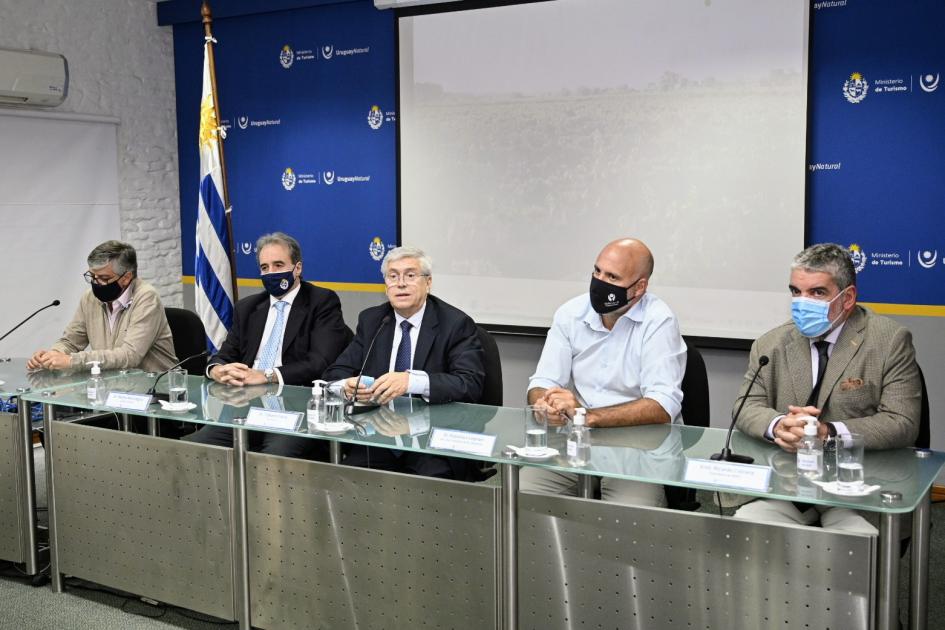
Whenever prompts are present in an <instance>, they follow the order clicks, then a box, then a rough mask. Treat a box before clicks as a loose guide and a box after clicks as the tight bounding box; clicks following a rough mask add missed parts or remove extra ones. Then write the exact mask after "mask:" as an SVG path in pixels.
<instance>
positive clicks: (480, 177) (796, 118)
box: [399, 0, 808, 339]
mask: <svg viewBox="0 0 945 630" xmlns="http://www.w3.org/2000/svg"><path fill="white" fill-rule="evenodd" d="M807 12H808V8H807V2H805V1H804V0H785V1H783V2H757V1H754V0H674V1H673V2H661V1H658V0H554V1H552V2H539V3H531V4H517V5H509V6H501V7H494V8H484V9H474V10H465V11H453V12H444V13H430V14H419V15H409V16H401V17H400V19H399V36H400V50H399V52H400V132H401V137H400V143H401V146H400V158H401V180H400V182H401V216H400V219H401V242H402V243H404V244H409V245H415V246H419V247H421V248H423V249H425V250H426V251H427V252H429V253H430V254H431V256H432V257H433V259H434V284H433V291H434V293H436V294H437V295H439V296H441V297H442V298H444V299H445V300H447V301H449V302H451V303H453V304H455V305H456V306H458V307H460V308H462V309H464V310H465V311H466V312H468V313H469V314H470V315H472V316H473V318H474V319H476V321H478V322H480V323H487V324H502V325H510V326H526V327H547V326H548V325H549V324H550V322H551V317H552V315H553V313H554V311H555V309H556V308H557V307H558V306H559V305H560V304H562V303H563V302H564V301H566V300H567V299H568V298H570V297H572V296H574V295H577V294H579V293H581V292H584V291H586V290H587V285H588V282H589V280H590V273H591V270H592V267H593V264H594V259H595V258H596V256H597V253H598V252H599V251H600V249H601V247H602V246H603V245H604V244H605V243H607V242H608V241H610V240H612V239H614V238H618V237H621V236H633V237H637V238H640V239H642V240H643V241H645V242H646V243H647V244H648V245H649V246H650V247H651V249H652V250H653V252H654V255H655V259H656V265H655V271H654V275H653V278H652V280H651V284H650V291H651V292H653V293H655V294H657V295H659V296H660V297H662V298H663V299H664V300H666V301H667V302H668V303H669V304H670V306H671V307H672V308H673V309H674V310H675V312H676V313H677V315H678V316H679V319H680V322H681V325H682V327H683V332H684V333H685V334H690V335H699V336H707V337H720V338H735V339H739V338H742V339H750V338H754V337H756V336H757V335H758V334H759V333H761V332H762V331H764V330H766V329H768V328H770V327H772V326H775V325H777V324H778V323H781V322H783V321H785V320H786V319H787V318H788V315H789V296H788V292H787V288H786V287H787V281H788V266H789V263H790V260H791V257H792V256H793V255H794V254H795V253H797V252H798V251H800V249H801V248H802V247H803V240H804V199H805V190H804V185H805V176H804V164H805V151H806V135H807V131H806V128H807V120H806V116H807V33H808V13H807Z"/></svg>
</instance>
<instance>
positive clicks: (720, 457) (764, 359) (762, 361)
mask: <svg viewBox="0 0 945 630" xmlns="http://www.w3.org/2000/svg"><path fill="white" fill-rule="evenodd" d="M768 361H770V359H769V358H768V355H766V354H763V355H761V357H760V358H759V359H758V369H757V370H755V375H754V376H752V377H751V382H750V383H748V389H746V390H745V395H744V396H742V402H741V403H740V404H739V405H738V411H736V412H735V415H734V416H733V417H732V424H731V426H729V428H728V435H727V436H726V437H725V448H723V449H722V451H721V452H719V453H715V454H714V455H712V456H711V457H710V458H709V459H714V460H716V461H725V462H735V463H738V464H750V463H752V462H754V461H755V458H754V457H749V456H748V455H736V454H735V453H733V452H732V448H731V446H732V431H734V430H735V423H736V422H738V416H739V415H741V413H742V407H744V406H745V401H747V400H748V394H749V393H750V392H751V388H752V387H754V385H755V381H757V380H758V375H759V374H761V368H763V367H764V366H766V365H768Z"/></svg>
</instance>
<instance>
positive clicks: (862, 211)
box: [158, 0, 945, 315]
mask: <svg viewBox="0 0 945 630" xmlns="http://www.w3.org/2000/svg"><path fill="white" fill-rule="evenodd" d="M306 4H308V5H318V4H322V1H320V0H309V2H302V1H300V0H292V1H289V0H283V1H282V2H281V3H280V4H279V5H278V6H277V7H276V8H281V9H286V10H281V11H277V10H273V8H274V5H271V4H267V3H264V2H254V1H252V0H244V1H243V2H236V3H233V2H230V3H227V5H226V6H225V10H226V11H228V12H229V13H221V15H226V16H227V17H223V18H221V19H217V20H216V21H215V23H214V34H215V35H216V37H217V38H218V40H219V45H218V46H217V48H216V53H217V73H218V75H217V76H218V84H219V93H220V102H221V108H222V115H223V118H224V119H225V122H226V124H227V125H228V127H229V134H228V136H227V140H226V145H225V146H226V161H227V171H228V175H229V180H228V181H229V188H230V197H231V199H232V202H233V206H234V231H235V233H234V236H235V240H236V242H237V243H238V244H239V245H238V249H239V253H238V254H237V257H238V263H237V270H238V273H239V275H240V277H244V278H255V277H257V276H258V272H257V271H256V267H255V261H254V258H253V255H252V251H251V244H252V242H253V240H254V239H255V238H256V237H257V236H259V235H260V234H262V233H263V232H267V231H272V230H274V229H281V230H285V231H287V232H289V233H291V234H293V235H296V236H297V237H299V238H300V240H301V242H302V246H303V250H304V252H305V258H306V265H305V275H306V277H307V278H308V279H309V280H315V281H321V282H332V283H347V284H350V283H378V282H379V280H380V278H379V274H378V260H379V259H380V257H381V256H382V255H383V252H384V251H385V250H386V249H387V248H389V247H391V246H393V245H394V244H395V240H396V225H397V188H396V186H397V182H396V165H397V155H396V123H395V119H396V100H395V99H396V86H395V83H396V77H397V67H396V65H397V64H396V38H395V31H396V22H395V17H394V14H393V12H392V11H377V10H375V9H374V8H373V4H372V2H370V0H360V1H355V2H347V3H344V2H343V3H340V4H330V3H329V4H322V6H310V7H308V8H291V7H299V6H300V5H306ZM162 5H163V6H162ZM198 5H199V2H197V1H196V0H178V1H176V2H164V3H161V4H159V5H158V11H159V13H162V12H163V13H164V23H169V22H173V21H177V20H180V19H183V18H182V17H180V16H182V15H192V16H197V15H199V9H198V8H197V7H198ZM266 10H268V11H269V12H265V11H266ZM174 12H177V13H179V14H180V15H179V16H178V17H177V18H174V17H173V16H172V15H171V14H173V13H174ZM241 13H242V14H241ZM189 19H193V18H189ZM942 24H945V3H943V2H941V0H911V1H909V2H901V1H899V0H888V1H881V0H873V1H866V0H849V1H846V0H817V1H814V2H812V3H811V48H810V66H809V67H810V87H811V96H810V113H809V117H810V130H809V147H810V148H809V163H808V164H807V165H806V166H807V169H808V209H807V210H808V213H807V241H808V242H809V243H813V242H822V241H835V242H839V243H841V244H843V245H845V246H848V247H849V248H850V250H851V255H852V256H853V258H854V262H855V263H856V265H857V267H858V269H859V270H860V271H859V285H860V297H861V299H862V300H864V301H867V302H873V303H880V304H881V305H882V304H898V305H937V306H938V308H934V309H928V308H926V309H922V308H913V309H912V310H911V311H910V310H909V309H903V308H900V309H898V310H895V309H893V310H892V311H891V312H901V313H909V312H915V313H922V314H936V315H942V314H945V310H943V309H942V308H941V305H945V282H943V280H945V238H943V234H945V215H943V211H942V192H941V190H942V188H941V183H940V182H941V179H942V177H941V175H942V172H943V169H945V124H943V122H942V121H943V120H945V86H940V83H939V77H940V72H941V69H942V68H943V67H945V38H943V37H941V34H940V33H941V25H942ZM202 43H203V29H202V25H200V24H199V23H197V22H190V23H185V22H179V23H176V24H175V27H174V50H175V62H176V72H177V102H178V141H179V149H180V151H179V155H180V186H181V226H182V228H181V230H182V234H181V237H182V240H183V253H184V263H183V273H184V274H185V275H192V274H193V250H194V243H193V241H194V236H193V225H194V220H195V211H196V200H197V176H198V165H197V151H196V140H195V138H196V133H197V117H198V104H199V89H200V62H201V55H202ZM338 288H353V289H357V288H362V289H363V288H366V287H358V286H356V285H353V286H347V287H346V286H339V287H338Z"/></svg>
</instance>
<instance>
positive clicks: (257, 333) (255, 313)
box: [243, 294, 269, 367]
mask: <svg viewBox="0 0 945 630" xmlns="http://www.w3.org/2000/svg"><path fill="white" fill-rule="evenodd" d="M268 315H269V295H268V294H267V295H266V299H264V300H262V301H261V302H260V303H259V304H257V305H256V307H255V308H254V309H253V310H252V311H250V313H249V321H248V322H246V354H245V355H243V356H244V359H245V363H246V365H248V366H249V367H253V360H254V359H255V358H256V355H257V354H259V346H260V344H262V336H263V333H264V332H265V331H266V317H268Z"/></svg>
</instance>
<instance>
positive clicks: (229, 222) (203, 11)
mask: <svg viewBox="0 0 945 630" xmlns="http://www.w3.org/2000/svg"><path fill="white" fill-rule="evenodd" d="M200 15H201V17H202V18H203V33H204V37H205V38H206V42H207V58H208V59H209V62H210V92H211V94H213V111H214V114H215V115H216V119H217V149H218V151H219V153H218V155H219V156H220V181H221V182H222V184H223V208H224V213H225V214H226V235H227V238H229V240H230V248H229V250H228V251H227V252H226V255H227V257H228V258H229V259H230V282H231V288H232V290H233V304H236V301H237V300H238V299H239V298H238V296H237V288H236V250H235V246H236V242H235V241H234V240H233V218H232V210H233V208H232V207H231V206H230V191H229V188H228V187H227V183H226V162H225V161H224V160H223V135H222V133H221V131H222V130H223V121H222V120H221V118H220V102H219V100H218V99H217V67H216V62H214V59H213V42H215V41H216V40H215V39H213V33H212V31H211V30H210V25H211V24H212V23H213V15H212V14H211V12H210V3H209V2H207V0H203V3H202V4H201V5H200Z"/></svg>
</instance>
